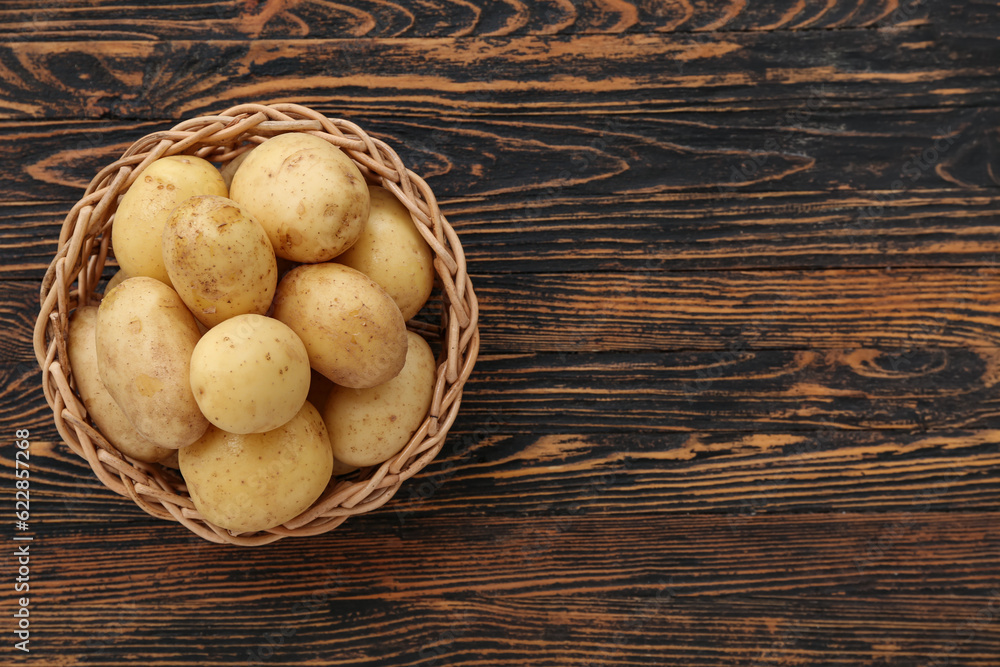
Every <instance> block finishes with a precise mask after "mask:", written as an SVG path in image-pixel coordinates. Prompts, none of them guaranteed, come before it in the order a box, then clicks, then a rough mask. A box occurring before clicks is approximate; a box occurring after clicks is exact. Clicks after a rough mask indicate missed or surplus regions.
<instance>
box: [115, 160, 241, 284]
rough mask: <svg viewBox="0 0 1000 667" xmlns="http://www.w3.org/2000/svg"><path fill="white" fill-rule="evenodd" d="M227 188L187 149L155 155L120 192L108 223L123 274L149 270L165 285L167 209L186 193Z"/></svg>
mask: <svg viewBox="0 0 1000 667" xmlns="http://www.w3.org/2000/svg"><path fill="white" fill-rule="evenodd" d="M227 194H228V190H227V189H226V183H225V182H224V181H223V180H222V176H221V175H220V174H219V170H218V169H216V168H215V167H214V166H212V163H211V162H208V161H207V160H203V159H201V158H200V157H195V156H193V155H171V156H167V157H162V158H160V159H159V160H156V161H155V162H153V163H152V164H150V165H149V166H148V167H146V169H145V170H143V172H142V173H141V174H139V177H138V178H136V180H135V182H134V183H132V185H131V186H129V189H128V190H127V191H126V192H125V194H124V195H122V199H121V201H120V202H119V204H118V210H117V211H116V212H115V221H114V226H113V227H112V228H111V247H112V248H114V251H115V258H116V259H117V260H118V265H119V266H120V267H121V268H122V270H124V271H125V273H127V274H128V275H129V276H149V277H150V278H156V279H157V280H159V281H160V282H162V283H164V284H166V285H170V277H169V276H168V275H167V269H166V266H164V264H163V225H164V224H166V222H167V217H168V216H169V215H170V212H171V211H173V210H174V208H175V207H176V206H177V205H178V204H180V203H181V202H182V201H184V200H185V199H187V198H188V197H194V196H195V195H219V196H221V197H225V196H226V195H227Z"/></svg>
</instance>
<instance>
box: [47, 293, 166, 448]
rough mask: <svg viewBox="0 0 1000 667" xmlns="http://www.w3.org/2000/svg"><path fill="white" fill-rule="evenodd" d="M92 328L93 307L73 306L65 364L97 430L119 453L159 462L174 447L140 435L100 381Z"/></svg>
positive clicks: (94, 309)
mask: <svg viewBox="0 0 1000 667" xmlns="http://www.w3.org/2000/svg"><path fill="white" fill-rule="evenodd" d="M96 327H97V306H83V307H81V308H77V309H76V311H75V312H74V313H73V314H72V315H71V316H70V318H69V341H68V345H67V348H68V352H69V363H70V367H71V368H72V369H73V378H74V379H75V380H76V388H77V390H78V391H79V392H80V398H82V399H83V405H84V407H86V408H87V413H88V414H89V415H90V418H91V419H93V420H94V424H96V425H97V428H98V430H99V431H100V432H101V433H102V434H104V437H105V438H107V440H108V442H110V443H111V444H112V445H114V447H115V449H117V450H118V451H119V452H121V453H122V454H125V455H126V456H131V457H132V458H133V459H137V460H139V461H147V462H149V463H155V462H157V461H162V460H163V459H165V458H167V457H168V456H170V454H171V453H173V452H174V451H176V450H173V449H167V448H166V447H160V446H159V445H157V444H156V443H153V442H150V441H149V440H147V439H146V438H144V437H142V434H140V433H139V432H138V431H136V430H135V427H134V426H132V424H131V422H129V420H128V417H126V416H125V413H124V412H122V409H121V408H119V407H118V404H117V403H115V400H114V399H113V398H111V394H109V393H108V390H107V388H106V387H105V386H104V383H103V382H102V381H101V376H100V374H99V373H98V371H97V339H96V338H95V336H94V330H95V329H96Z"/></svg>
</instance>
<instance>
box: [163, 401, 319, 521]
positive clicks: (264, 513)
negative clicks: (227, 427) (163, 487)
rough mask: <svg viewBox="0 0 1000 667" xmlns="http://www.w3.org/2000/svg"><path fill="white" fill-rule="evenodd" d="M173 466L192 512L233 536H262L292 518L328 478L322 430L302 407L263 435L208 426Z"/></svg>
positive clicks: (305, 406)
mask: <svg viewBox="0 0 1000 667" xmlns="http://www.w3.org/2000/svg"><path fill="white" fill-rule="evenodd" d="M178 461H179V463H180V470H181V475H183V477H184V481H185V482H186V484H187V487H188V492H189V493H190V494H191V500H192V502H194V506H195V508H197V510H198V512H199V513H200V514H201V515H202V516H203V517H205V518H206V519H208V520H209V521H211V522H212V523H214V524H215V525H217V526H220V527H222V528H225V529H227V530H230V531H232V532H234V533H250V532H255V531H258V530H267V529H268V528H274V527H275V526H280V525H281V524H283V523H285V522H286V521H289V520H291V519H293V518H295V517H296V516H298V515H299V514H301V513H302V512H303V511H304V510H306V509H307V508H308V507H309V506H310V505H312V504H313V503H314V502H315V501H316V499H317V498H319V496H320V495H322V493H323V491H324V490H325V489H326V485H327V484H328V483H329V481H330V477H331V474H332V472H333V453H332V452H331V450H330V440H329V437H328V436H327V433H326V426H325V425H324V424H323V419H322V417H320V415H319V412H318V411H317V410H316V408H314V407H313V406H312V405H311V404H309V403H308V402H307V403H305V404H303V406H302V409H301V410H299V412H298V413H297V414H296V415H295V416H294V417H293V418H292V419H291V420H289V421H288V422H286V423H285V424H283V425H281V426H280V427H278V428H276V429H274V430H273V431H268V432H267V433H249V434H238V433H227V432H225V431H223V430H221V429H219V428H216V427H215V426H210V427H209V429H208V431H207V432H206V433H205V435H204V436H202V437H201V439H199V440H198V441H197V442H196V443H194V444H193V445H191V446H190V447H185V448H184V449H182V450H180V452H178Z"/></svg>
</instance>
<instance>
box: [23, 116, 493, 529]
mask: <svg viewBox="0 0 1000 667" xmlns="http://www.w3.org/2000/svg"><path fill="white" fill-rule="evenodd" d="M286 132H305V133H309V134H313V135H315V136H318V137H320V138H322V139H324V140H326V141H328V142H330V143H331V144H333V145H335V146H337V147H338V148H340V149H341V150H343V151H344V152H345V153H346V154H347V155H348V156H349V157H350V158H351V159H352V160H353V161H354V162H355V164H356V165H358V168H359V169H360V170H361V172H362V174H363V175H364V176H365V178H366V180H367V181H368V182H369V183H373V184H379V185H382V186H383V187H385V188H386V189H387V190H389V191H390V192H391V193H392V194H393V195H394V196H395V197H396V198H397V199H398V200H399V201H400V202H401V203H402V204H403V205H404V206H406V208H407V209H408V210H409V212H410V215H411V218H412V219H413V221H414V224H415V225H416V227H417V230H418V231H419V232H420V234H421V236H422V237H423V238H424V240H425V241H427V243H428V245H429V246H430V247H431V252H432V253H433V256H434V270H435V275H436V281H435V282H436V286H435V292H436V293H439V294H440V300H441V306H440V309H439V312H438V313H437V321H436V322H428V321H426V320H425V319H416V318H415V319H414V320H411V321H410V322H408V323H407V324H408V328H409V329H411V330H413V331H416V332H417V333H419V334H420V335H422V336H424V337H432V338H437V339H438V340H439V341H440V344H441V345H440V346H441V354H440V356H439V358H438V360H437V361H438V367H437V375H436V381H435V385H434V392H433V398H432V402H431V407H430V409H429V410H428V414H427V415H426V416H425V418H424V420H423V423H422V424H421V425H420V427H419V428H418V429H417V431H416V433H415V434H414V435H413V437H412V438H411V439H410V441H409V443H408V444H407V445H406V447H405V448H404V449H403V450H402V451H401V452H400V453H399V454H397V455H396V456H394V457H392V458H390V459H389V460H388V461H385V462H384V463H382V464H380V465H376V466H370V467H368V468H364V469H362V470H361V471H359V472H357V473H354V474H353V475H351V476H348V477H341V478H337V477H335V478H334V479H333V480H332V481H331V483H330V485H329V486H328V487H327V489H326V491H325V492H324V494H323V495H322V496H321V497H320V499H319V500H317V501H316V502H315V503H314V504H313V505H312V506H311V507H310V508H309V509H307V510H306V511H304V512H303V513H302V514H300V515H299V516H298V517H296V518H294V519H292V520H291V521H288V522H286V523H285V524H284V525H281V526H277V527H275V528H272V529H270V530H266V531H259V532H257V533H253V534H242V535H234V534H232V533H230V532H229V531H228V530H225V529H223V528H220V527H219V526H216V525H214V524H212V523H211V522H209V521H207V520H206V519H205V518H204V517H202V516H201V515H200V514H199V513H198V512H197V511H196V510H195V508H194V504H193V503H192V502H191V499H190V496H189V495H188V493H187V489H186V487H184V484H183V480H182V479H181V478H180V475H179V473H175V472H173V471H171V470H170V469H169V468H167V467H165V466H162V465H161V464H157V463H145V462H142V461H137V460H135V459H132V458H130V457H128V456H125V455H123V454H121V453H120V452H119V451H118V450H117V449H115V447H114V445H112V444H111V443H110V442H108V440H107V439H106V438H105V437H104V435H103V434H102V433H101V432H100V431H99V430H98V429H97V427H96V426H95V425H94V424H93V422H92V421H91V419H90V417H89V415H88V413H87V410H86V407H85V406H84V404H83V401H82V400H81V399H80V397H79V395H78V394H77V393H76V391H75V390H74V387H75V382H74V380H73V377H72V368H71V367H70V363H69V355H68V353H67V337H68V329H69V316H70V313H71V312H72V311H73V310H74V309H75V308H76V307H79V306H83V305H88V304H94V303H97V302H99V301H100V298H101V295H100V294H99V293H98V292H97V287H98V285H99V283H100V281H101V280H102V274H103V270H104V267H105V265H106V263H107V260H108V256H109V252H110V250H111V248H110V239H111V229H112V225H113V213H114V210H115V208H116V207H117V202H118V199H119V197H120V196H121V194H122V193H123V192H124V191H125V190H126V189H127V188H128V186H129V185H130V184H131V183H132V182H134V181H135V179H136V178H137V177H138V176H139V175H140V174H141V173H142V172H143V171H144V170H145V168H146V167H147V166H148V165H149V164H151V163H152V162H153V161H154V160H156V159H158V158H160V157H164V156H167V155H177V154H189V155H197V156H199V157H203V158H205V159H207V160H209V161H211V162H216V163H223V164H224V163H227V162H229V161H231V160H233V159H234V158H235V157H236V156H238V155H239V154H240V153H242V152H244V151H245V150H248V149H249V148H250V147H252V145H253V144H256V143H260V142H261V141H264V140H266V139H267V138H269V137H271V136H274V135H276V134H282V133H286ZM466 269H467V267H466V260H465V254H464V252H463V250H462V245H461V242H460V241H459V238H458V235H457V234H456V232H455V230H454V229H453V228H452V226H451V224H450V223H449V222H448V221H447V219H446V218H445V216H444V215H443V214H442V212H441V210H440V208H439V207H438V203H437V199H436V198H435V196H434V193H433V192H432V191H431V189H430V187H429V186H428V185H427V183H426V182H425V181H424V180H423V179H422V178H421V177H420V176H418V175H417V174H415V173H413V172H412V171H410V170H409V169H407V168H406V167H405V165H404V164H403V162H402V160H400V158H399V156H398V155H397V154H396V152H395V151H394V150H393V149H392V148H391V147H389V146H388V145H387V144H386V143H385V142H383V141H381V140H380V139H377V138H375V137H372V136H371V135H369V134H368V133H366V132H365V131H364V130H363V129H362V128H360V127H359V126H358V125H356V124H354V123H352V122H351V121H348V120H345V119H340V118H328V117H326V116H325V115H323V114H321V113H319V112H317V111H315V110H313V109H310V108H308V107H306V106H302V105H299V104H291V103H281V104H240V105H237V106H233V107H230V108H228V109H226V110H224V111H221V112H219V113H215V114H210V115H205V116H199V117H196V118H191V119H187V120H183V121H181V122H179V123H177V124H176V125H174V126H173V127H171V128H170V129H168V130H164V131H158V132H153V133H151V134H147V135H145V136H144V137H141V138H140V139H138V140H136V141H135V142H133V144H132V145H131V146H130V147H129V148H128V149H127V150H126V151H125V152H124V153H123V154H122V156H121V158H119V159H118V160H116V161H114V162H112V163H111V164H109V165H106V166H105V167H104V168H102V169H101V170H100V171H98V173H97V174H96V175H95V176H94V178H93V179H92V180H91V182H90V183H89V185H88V186H87V188H86V190H85V191H84V194H83V196H82V197H81V198H80V200H79V201H77V202H76V203H75V204H74V205H73V207H72V208H71V209H70V211H69V212H68V213H67V215H66V217H65V219H64V221H63V225H62V228H61V231H60V235H59V241H58V245H57V250H56V254H55V256H54V257H53V259H52V262H51V263H50V265H49V267H48V269H47V270H46V272H45V276H44V277H43V279H42V284H41V289H40V295H39V303H40V308H39V315H38V318H37V320H36V322H35V329H34V340H33V344H34V349H35V356H36V359H37V361H38V364H39V367H40V368H41V371H42V389H43V392H44V395H45V399H46V401H47V402H48V404H49V407H50V408H51V410H52V414H53V419H54V421H55V425H56V428H57V430H58V431H59V434H60V436H61V437H62V439H63V441H64V442H65V443H66V445H67V446H69V447H70V449H71V450H72V451H74V452H75V453H76V454H77V455H79V456H80V457H82V458H83V459H84V460H86V461H87V463H88V464H89V465H90V467H91V469H92V470H93V472H94V474H95V475H96V476H97V478H98V479H99V480H100V481H101V483H102V484H104V486H106V487H108V488H109V489H110V490H112V491H113V492H115V493H117V494H119V495H122V496H127V497H128V498H130V499H131V500H132V501H133V502H135V504H136V505H138V506H139V507H140V508H142V509H143V510H144V511H145V512H147V513H148V514H150V515H151V516H154V517H157V518H159V519H164V520H168V521H175V522H178V523H180V524H182V525H183V526H185V527H186V528H188V529H189V530H190V531H191V532H192V533H194V534H196V535H198V536H200V537H202V538H204V539H206V540H208V541H210V542H215V543H220V544H223V543H228V544H233V545H241V546H256V545H262V544H267V543H270V542H274V541H275V540H279V539H282V538H284V537H293V536H296V537H304V536H310V535H318V534H322V533H325V532H328V531H330V530H333V529H334V528H336V527H337V526H338V525H340V524H341V523H343V521H345V520H346V519H347V518H348V517H349V516H352V515H355V514H363V513H366V512H370V511H373V510H375V509H378V508H379V507H381V506H382V505H384V504H385V503H386V502H388V501H389V500H390V499H391V498H392V496H393V495H394V494H395V493H396V491H397V490H398V489H399V488H400V486H401V485H402V483H403V482H405V481H406V480H407V479H409V478H410V477H412V476H413V475H415V474H416V473H418V472H419V471H420V470H422V469H423V468H424V467H425V466H426V465H427V464H428V463H430V462H431V461H432V460H433V459H434V458H435V456H436V455H437V454H438V452H440V450H441V448H442V446H443V444H444V439H445V437H446V436H447V433H448V431H449V429H450V428H451V425H452V424H453V423H454V421H455V419H456V417H457V415H458V410H459V407H460V405H461V398H462V392H463V389H464V387H465V383H466V381H467V380H468V378H469V376H470V374H471V373H472V369H473V367H474V365H475V362H476V359H477V356H478V353H479V324H478V322H479V303H478V300H477V298H476V295H475V292H474V290H473V287H472V281H471V278H470V277H469V275H468V273H467V270H466ZM425 311H428V308H427V307H425V309H424V310H423V311H421V313H420V314H418V316H417V317H422V316H424V315H425Z"/></svg>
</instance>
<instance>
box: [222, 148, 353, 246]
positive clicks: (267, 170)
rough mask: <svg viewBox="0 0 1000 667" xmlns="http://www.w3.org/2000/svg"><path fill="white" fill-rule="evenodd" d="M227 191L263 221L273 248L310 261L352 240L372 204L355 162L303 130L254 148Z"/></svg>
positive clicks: (349, 244) (346, 244) (337, 149)
mask: <svg viewBox="0 0 1000 667" xmlns="http://www.w3.org/2000/svg"><path fill="white" fill-rule="evenodd" d="M230 197H231V198H232V199H233V200H234V201H237V202H239V203H240V204H241V205H243V206H244V207H246V209H247V210H248V211H250V214H251V215H253V216H254V217H255V218H256V219H257V220H258V221H259V222H260V224H261V225H263V227H264V229H265V230H266V231H267V235H268V237H269V238H270V239H271V244H272V245H273V246H274V252H275V254H277V255H278V256H279V257H284V258H285V259H290V260H293V261H296V262H309V263H317V262H326V261H328V260H330V259H333V258H334V257H336V256H337V255H339V254H340V253H342V252H344V251H345V250H347V249H348V248H350V247H351V246H352V245H354V242H355V241H357V239H358V236H359V235H360V234H361V230H362V229H363V228H364V225H365V221H366V220H367V219H368V210H369V207H370V201H369V195H368V185H367V184H366V183H365V179H364V177H363V176H362V175H361V171H360V170H359V169H358V167H357V165H355V164H354V162H353V161H352V160H351V159H350V158H349V157H347V155H346V154H344V152H343V151H341V150H340V149H339V148H337V147H336V146H334V145H332V144H330V143H329V142H327V141H325V140H323V139H320V138H319V137H316V136H313V135H311V134H304V133H301V132H289V133H286V134H279V135H277V136H275V137H272V138H270V139H268V140H267V141H265V142H264V143H262V144H261V145H259V146H257V147H256V148H254V149H253V151H251V152H250V154H249V155H248V156H247V158H246V159H245V160H244V161H243V164H241V165H240V168H239V169H237V170H236V174H235V175H234V176H233V184H232V188H231V191H230Z"/></svg>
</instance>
